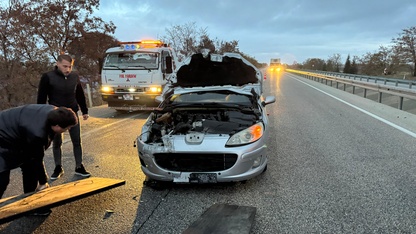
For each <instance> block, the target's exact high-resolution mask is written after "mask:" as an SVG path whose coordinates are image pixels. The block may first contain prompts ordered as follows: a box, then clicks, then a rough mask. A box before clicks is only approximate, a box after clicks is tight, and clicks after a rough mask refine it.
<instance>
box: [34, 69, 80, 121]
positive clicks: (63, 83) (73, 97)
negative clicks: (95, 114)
mask: <svg viewBox="0 0 416 234" xmlns="http://www.w3.org/2000/svg"><path fill="white" fill-rule="evenodd" d="M46 101H48V103H49V104H51V105H54V106H64V107H68V108H71V109H72V110H73V111H74V112H75V113H77V112H78V110H79V108H81V112H82V114H83V115H86V114H88V107H87V102H86V100H85V95H84V90H83V89H82V86H81V82H80V80H79V76H78V74H76V73H74V72H71V73H70V74H69V75H68V76H67V77H65V76H64V74H63V73H62V72H61V71H60V70H59V69H58V68H57V67H55V70H53V71H50V72H47V73H44V74H43V75H42V77H41V79H40V82H39V87H38V100H37V103H38V104H46V103H47V102H46Z"/></svg>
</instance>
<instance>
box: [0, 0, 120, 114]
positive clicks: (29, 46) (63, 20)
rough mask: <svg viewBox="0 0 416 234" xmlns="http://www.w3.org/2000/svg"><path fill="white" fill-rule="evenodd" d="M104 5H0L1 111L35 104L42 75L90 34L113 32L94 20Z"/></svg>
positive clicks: (29, 1)
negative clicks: (70, 48)
mask: <svg viewBox="0 0 416 234" xmlns="http://www.w3.org/2000/svg"><path fill="white" fill-rule="evenodd" d="M98 6H99V0H83V1H62V0H48V1H44V0H9V2H8V4H4V2H2V4H0V69H1V71H2V73H1V74H0V80H1V82H0V109H4V108H8V107H12V106H17V105H21V104H25V103H31V102H34V100H35V95H36V89H37V85H38V82H39V78H40V75H41V73H43V72H45V71H46V69H50V68H51V65H52V63H53V62H55V60H56V58H57V56H58V55H59V54H60V53H62V52H68V49H69V47H68V46H69V45H70V44H71V43H72V42H73V41H75V40H77V39H79V38H81V37H83V36H84V35H86V34H88V33H89V32H99V33H103V34H112V33H114V30H115V26H114V25H113V23H112V22H110V23H105V22H103V21H102V19H100V18H97V17H93V16H92V13H93V10H94V9H96V8H97V9H98Z"/></svg>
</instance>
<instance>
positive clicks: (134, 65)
mask: <svg viewBox="0 0 416 234" xmlns="http://www.w3.org/2000/svg"><path fill="white" fill-rule="evenodd" d="M128 67H142V68H144V69H145V70H148V71H149V72H151V71H152V70H150V68H147V67H145V66H143V65H134V66H128Z"/></svg>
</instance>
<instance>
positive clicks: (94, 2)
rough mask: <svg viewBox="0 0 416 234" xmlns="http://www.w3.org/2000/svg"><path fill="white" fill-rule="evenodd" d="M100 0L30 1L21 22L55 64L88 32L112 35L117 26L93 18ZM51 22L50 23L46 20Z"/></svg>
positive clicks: (22, 13)
mask: <svg viewBox="0 0 416 234" xmlns="http://www.w3.org/2000/svg"><path fill="white" fill-rule="evenodd" d="M99 4H100V1H99V0H83V1H62V0H49V1H48V2H47V3H45V1H44V0H30V1H28V2H27V3H25V4H24V6H23V8H22V11H21V12H20V14H21V17H19V18H18V19H19V21H20V23H21V25H25V26H26V28H27V30H28V32H29V33H30V35H33V37H34V38H33V41H34V42H36V45H37V46H36V47H37V48H38V49H40V50H41V51H44V52H45V53H47V54H48V56H50V57H51V58H53V59H54V60H56V58H57V57H58V55H59V54H62V53H66V52H68V45H69V44H70V43H71V42H72V41H73V40H75V39H77V38H80V37H81V36H82V35H83V34H85V32H102V33H108V34H112V33H114V30H115V26H114V24H113V23H112V22H110V23H106V22H104V21H103V20H102V19H101V18H98V17H93V16H92V13H93V12H94V10H95V9H98V7H99ZM45 19H48V20H45Z"/></svg>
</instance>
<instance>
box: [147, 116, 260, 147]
mask: <svg viewBox="0 0 416 234" xmlns="http://www.w3.org/2000/svg"><path fill="white" fill-rule="evenodd" d="M259 119H260V114H259V113H257V112H254V111H251V112H247V113H245V112H242V111H239V110H233V109H212V110H210V109H204V110H201V109H198V110H183V109H181V110H174V111H168V112H162V111H155V112H152V113H151V115H150V117H149V121H151V126H149V135H148V137H147V141H146V143H150V142H162V137H163V136H164V135H166V134H169V135H186V134H188V133H190V132H198V133H204V134H227V135H232V134H235V133H237V132H239V131H241V130H244V129H246V128H248V127H250V126H252V125H253V124H255V123H257V122H258V121H259Z"/></svg>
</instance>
